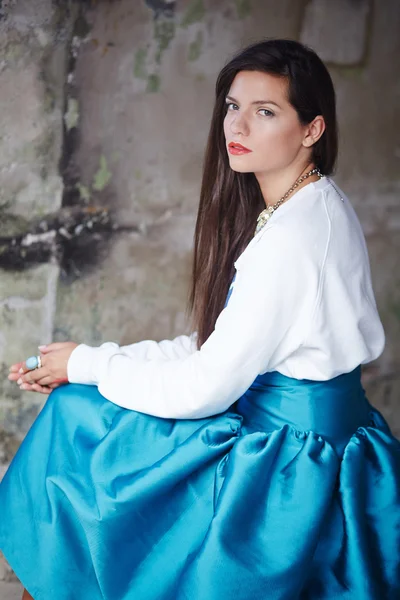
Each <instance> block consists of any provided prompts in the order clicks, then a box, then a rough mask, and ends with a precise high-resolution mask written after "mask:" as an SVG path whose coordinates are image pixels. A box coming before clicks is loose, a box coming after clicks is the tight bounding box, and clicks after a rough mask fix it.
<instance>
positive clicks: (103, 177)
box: [93, 154, 112, 192]
mask: <svg viewBox="0 0 400 600" xmlns="http://www.w3.org/2000/svg"><path fill="white" fill-rule="evenodd" d="M111 177H112V173H111V171H109V169H108V165H107V159H106V157H105V156H104V154H102V155H101V156H100V166H99V169H98V171H97V172H96V173H95V175H94V178H93V189H94V190H96V191H97V192H101V191H103V190H104V188H105V187H107V185H108V184H109V182H110V179H111Z"/></svg>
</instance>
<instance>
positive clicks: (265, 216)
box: [254, 167, 323, 235]
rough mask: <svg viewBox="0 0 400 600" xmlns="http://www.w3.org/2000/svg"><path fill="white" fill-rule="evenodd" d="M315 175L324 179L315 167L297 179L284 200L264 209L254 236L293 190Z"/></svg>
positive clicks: (258, 219) (259, 216)
mask: <svg viewBox="0 0 400 600" xmlns="http://www.w3.org/2000/svg"><path fill="white" fill-rule="evenodd" d="M315 173H316V174H317V175H318V177H319V179H321V178H322V177H323V175H322V174H321V171H320V170H319V169H318V167H315V168H314V169H312V170H311V171H309V172H308V173H306V174H305V175H301V177H299V178H298V179H296V181H295V182H294V184H293V185H292V187H291V188H289V189H288V191H287V192H286V194H285V195H284V196H282V198H281V199H280V200H278V202H276V203H275V204H274V205H273V206H267V208H264V210H263V211H261V212H260V214H259V215H258V218H257V226H256V229H255V232H254V235H257V233H258V232H259V231H260V229H262V228H263V227H264V225H265V224H266V223H267V222H268V220H269V219H270V218H271V216H272V214H273V213H274V212H275V211H276V209H277V208H278V206H280V205H281V204H282V202H284V201H285V200H286V198H287V197H288V196H289V195H290V194H291V193H292V192H293V190H295V189H296V188H297V187H298V186H299V185H300V183H301V182H302V181H304V180H305V179H307V177H311V175H314V174H315Z"/></svg>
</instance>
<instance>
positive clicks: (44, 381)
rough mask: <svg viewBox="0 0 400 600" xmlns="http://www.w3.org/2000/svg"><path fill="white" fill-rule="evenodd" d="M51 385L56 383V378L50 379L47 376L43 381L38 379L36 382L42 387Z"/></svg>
mask: <svg viewBox="0 0 400 600" xmlns="http://www.w3.org/2000/svg"><path fill="white" fill-rule="evenodd" d="M50 383H55V382H54V378H53V377H50V375H47V376H46V377H42V379H38V380H37V381H35V385H41V386H44V385H46V386H48V385H50Z"/></svg>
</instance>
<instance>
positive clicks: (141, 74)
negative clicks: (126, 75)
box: [133, 48, 147, 79]
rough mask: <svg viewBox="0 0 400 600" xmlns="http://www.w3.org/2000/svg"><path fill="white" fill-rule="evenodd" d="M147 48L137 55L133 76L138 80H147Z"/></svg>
mask: <svg viewBox="0 0 400 600" xmlns="http://www.w3.org/2000/svg"><path fill="white" fill-rule="evenodd" d="M146 60H147V48H139V49H138V50H137V51H136V53H135V62H134V65H133V74H134V76H135V77H137V78H138V79H147V68H146Z"/></svg>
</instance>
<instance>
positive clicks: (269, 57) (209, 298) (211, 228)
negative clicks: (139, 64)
mask: <svg viewBox="0 0 400 600" xmlns="http://www.w3.org/2000/svg"><path fill="white" fill-rule="evenodd" d="M239 71H262V72H264V73H270V74H273V75H279V76H281V77H285V78H286V79H287V80H288V99H289V102H290V103H291V104H292V106H293V107H294V108H295V110H296V111H297V114H298V116H299V119H300V122H301V123H302V124H303V125H305V124H307V123H310V122H311V121H312V120H313V119H314V118H315V117H316V116H317V115H322V116H323V117H324V120H325V126H326V128H325V131H324V133H323V134H322V136H321V137H320V139H319V140H318V141H317V142H316V143H315V144H314V146H313V147H312V155H311V159H312V160H313V162H314V163H315V165H316V166H317V167H318V168H319V169H320V171H321V173H323V174H325V175H330V174H331V173H332V172H333V169H334V166H335V162H336V157H337V146H338V131H337V121H336V99H335V91H334V87H333V83H332V80H331V77H330V75H329V72H328V70H327V68H326V67H325V65H324V64H323V62H322V61H321V59H320V58H319V57H318V55H317V54H316V53H315V52H314V51H313V50H311V49H310V48H308V47H307V46H304V45H303V44H300V43H299V42H296V41H294V40H265V41H262V42H258V43H256V44H252V45H251V46H248V47H247V48H245V49H244V50H242V51H241V52H239V53H238V54H237V55H236V56H235V57H234V58H233V59H232V60H231V61H230V62H229V63H228V64H227V65H225V67H224V68H223V69H222V71H221V72H220V74H219V76H218V79H217V82H216V88H215V92H216V99H215V105H214V111H213V115H212V119H211V127H210V133H209V136H208V142H207V147H206V152H205V158H204V165H203V179H202V185H201V193H200V204H199V209H198V214H197V221H196V227H195V233H194V254H193V267H192V285H191V289H190V294H189V300H188V311H189V313H191V321H192V331H197V347H198V348H200V347H201V345H202V344H203V343H204V342H205V341H206V339H207V338H208V337H209V335H210V334H211V333H212V331H213V329H214V326H215V322H216V320H217V317H218V315H219V313H220V312H221V310H222V309H223V307H224V303H225V299H226V295H227V292H228V289H229V285H230V282H231V279H232V277H233V275H234V272H235V267H234V262H235V260H236V259H237V258H238V256H239V255H240V254H241V252H242V251H243V250H244V249H245V247H246V246H247V244H248V243H249V241H250V240H251V238H252V236H253V233H254V229H255V225H256V220H257V217H258V215H259V213H260V212H261V210H262V209H263V208H265V202H264V199H263V196H262V194H261V190H260V187H259V185H258V182H257V179H256V177H255V175H254V173H237V172H235V171H232V169H231V168H230V166H229V160H228V155H227V152H226V147H225V137H224V131H223V121H224V118H225V114H226V110H227V109H226V96H227V94H228V93H229V89H230V87H231V85H232V82H233V80H234V78H235V76H236V75H237V73H238V72H239Z"/></svg>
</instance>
